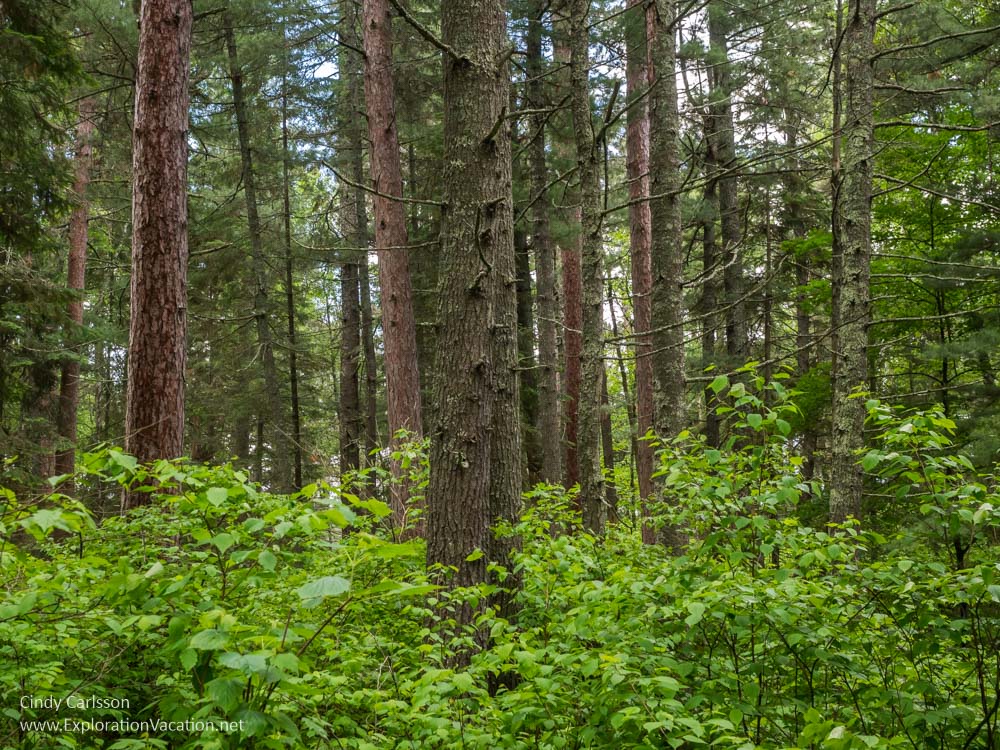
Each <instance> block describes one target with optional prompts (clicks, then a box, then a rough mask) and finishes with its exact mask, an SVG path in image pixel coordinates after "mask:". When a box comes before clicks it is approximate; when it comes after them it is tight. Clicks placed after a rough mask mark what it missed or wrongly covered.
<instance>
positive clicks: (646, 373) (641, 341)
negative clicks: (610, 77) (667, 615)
mask: <svg viewBox="0 0 1000 750" xmlns="http://www.w3.org/2000/svg"><path fill="white" fill-rule="evenodd" d="M628 7H629V15H628V21H627V25H626V27H625V45H626V66H625V77H626V84H627V87H628V102H629V104H630V105H631V106H630V108H629V110H628V112H627V118H628V122H627V126H626V130H625V153H626V159H625V170H626V176H627V178H628V197H629V201H631V202H632V203H631V205H630V206H629V254H630V256H631V260H632V263H631V265H632V314H633V317H634V321H635V394H636V409H635V411H636V429H637V432H638V435H637V437H636V474H637V475H638V479H639V497H640V503H641V505H642V507H643V510H644V512H647V508H646V506H647V503H648V502H649V500H650V498H652V496H653V446H652V444H651V443H650V441H649V440H646V439H644V438H645V436H646V435H647V434H648V433H649V432H650V430H652V429H653V357H652V352H653V340H652V333H651V331H652V328H653V325H652V317H651V312H650V311H651V306H652V295H653V270H652V265H651V263H652V261H651V256H650V247H651V246H652V241H653V236H652V218H651V216H650V206H649V201H648V200H647V199H648V198H649V106H648V102H646V101H645V100H644V101H643V102H641V103H639V104H632V103H633V102H634V101H635V99H636V98H637V97H639V96H645V95H646V90H647V88H648V87H649V83H650V78H649V62H648V57H649V55H648V44H647V39H646V36H647V30H646V27H647V24H648V23H649V21H650V20H651V19H652V17H653V13H652V8H650V9H649V12H647V10H646V5H645V4H644V3H642V2H640V0H628ZM642 539H643V541H644V542H645V543H646V544H653V543H654V542H655V541H656V535H655V534H654V533H653V529H652V528H650V527H649V526H648V524H647V525H644V526H643V529H642Z"/></svg>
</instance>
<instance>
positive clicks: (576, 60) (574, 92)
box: [567, 0, 607, 534]
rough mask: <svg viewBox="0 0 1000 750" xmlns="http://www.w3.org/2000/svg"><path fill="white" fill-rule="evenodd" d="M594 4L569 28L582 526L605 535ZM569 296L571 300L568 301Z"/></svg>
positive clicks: (578, 6)
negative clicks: (577, 218)
mask: <svg viewBox="0 0 1000 750" xmlns="http://www.w3.org/2000/svg"><path fill="white" fill-rule="evenodd" d="M589 8H590V2H589V0H574V2H573V6H572V16H571V19H570V23H571V26H572V31H571V38H570V50H571V51H570V87H571V88H570V96H571V108H572V111H573V133H574V136H575V140H576V164H577V174H578V175H579V179H580V208H581V221H582V229H583V237H582V252H581V261H582V262H581V266H582V272H583V277H582V287H581V291H582V293H583V294H582V303H583V304H582V316H581V323H582V330H581V332H582V339H583V341H582V349H581V358H580V395H579V401H578V415H579V432H578V435H577V453H578V460H579V465H580V506H581V509H582V510H583V524H584V526H585V527H586V528H588V529H590V531H592V532H594V533H595V534H599V533H601V532H602V531H603V530H604V523H605V520H606V518H607V512H606V508H605V504H604V476H603V474H602V473H601V378H602V376H603V372H604V366H603V356H602V355H603V353H604V351H603V350H604V320H603V316H602V314H601V313H602V310H603V302H604V249H603V246H602V237H601V219H602V213H601V186H600V172H599V161H598V156H599V151H598V149H597V144H596V143H595V142H594V127H593V116H592V112H591V107H590V83H589V76H588V73H589V67H590V55H589V30H588V26H587V19H588V18H589V12H588V11H589ZM568 296H569V295H568V294H567V298H568Z"/></svg>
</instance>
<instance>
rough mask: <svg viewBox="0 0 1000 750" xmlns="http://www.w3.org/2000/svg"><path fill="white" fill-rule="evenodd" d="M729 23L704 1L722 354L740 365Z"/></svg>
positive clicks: (742, 336)
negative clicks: (709, 56)
mask: <svg viewBox="0 0 1000 750" xmlns="http://www.w3.org/2000/svg"><path fill="white" fill-rule="evenodd" d="M729 26H730V20H729V14H728V11H727V8H726V6H725V5H723V4H722V3H721V2H718V1H717V0H716V1H713V2H710V3H709V4H708V29H709V43H710V44H711V49H712V61H713V65H712V68H711V75H710V79H711V80H712V93H711V98H712V102H711V104H710V105H709V109H710V112H711V117H712V119H713V120H714V123H713V128H712V130H713V136H714V138H715V156H716V161H717V163H718V166H719V169H720V170H721V174H720V176H719V179H718V196H719V217H720V221H721V228H722V261H723V263H724V264H725V267H724V269H723V272H722V285H723V289H724V291H725V303H726V315H725V317H726V354H728V355H729V357H730V359H731V360H732V361H733V363H734V364H736V365H742V364H743V363H744V361H745V360H746V358H747V356H748V355H749V351H748V348H747V347H748V343H747V328H748V324H747V312H746V308H747V306H746V303H745V302H743V301H741V298H742V296H743V287H744V283H743V261H742V258H741V255H740V245H741V244H742V231H741V228H740V206H739V196H738V194H737V184H736V174H735V173H734V172H732V171H731V170H733V168H734V167H735V166H736V130H735V128H734V126H733V104H732V101H733V100H732V96H733V82H732V72H731V71H730V67H729V42H728V39H727V34H728V30H729Z"/></svg>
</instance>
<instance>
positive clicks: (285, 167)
mask: <svg viewBox="0 0 1000 750" xmlns="http://www.w3.org/2000/svg"><path fill="white" fill-rule="evenodd" d="M283 36H284V34H283ZM284 43H285V67H284V69H283V70H282V73H281V185H282V208H283V216H282V219H283V221H284V230H285V235H284V240H285V313H286V315H287V316H288V383H289V388H290V390H291V400H292V403H291V406H292V436H291V437H292V456H293V473H292V482H293V483H292V488H293V489H295V490H300V489H302V414H301V411H300V408H299V362H298V349H297V347H298V337H297V335H296V331H295V282H294V274H293V271H294V268H293V256H292V203H291V191H292V187H291V177H290V172H291V168H292V152H291V151H290V150H289V148H288V69H289V60H288V39H287V38H285V39H284Z"/></svg>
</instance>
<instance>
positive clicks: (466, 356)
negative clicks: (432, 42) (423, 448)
mask: <svg viewBox="0 0 1000 750" xmlns="http://www.w3.org/2000/svg"><path fill="white" fill-rule="evenodd" d="M441 19H442V23H441V28H442V36H443V40H444V43H445V44H446V45H447V46H448V47H449V48H450V49H451V50H453V51H454V55H447V56H446V57H445V60H444V68H445V87H444V106H445V111H444V190H445V205H444V208H443V210H442V231H441V240H442V244H441V271H442V273H441V289H440V302H439V307H438V320H439V331H438V349H437V360H436V367H435V381H434V392H435V394H436V399H435V400H436V402H437V409H436V417H437V418H436V424H435V428H434V432H433V435H432V439H431V454H430V465H431V476H430V487H429V492H428V499H429V512H428V520H427V531H428V534H427V561H428V564H430V565H434V564H440V565H444V566H449V567H453V568H454V569H455V570H456V573H455V575H454V577H453V578H452V579H451V580H452V581H453V582H454V583H455V584H458V585H469V584H473V583H478V582H481V581H485V580H487V564H488V563H489V562H498V563H500V564H502V565H504V566H506V567H508V568H509V567H510V553H511V550H512V548H513V544H514V540H513V539H511V538H509V537H505V538H499V539H498V538H497V537H496V536H495V535H494V534H493V532H492V527H493V525H494V523H495V522H496V521H498V520H504V521H513V520H514V519H516V518H517V515H518V513H519V509H520V499H521V493H520V478H521V433H520V425H519V420H518V402H519V397H518V378H517V299H516V291H515V279H516V274H515V261H514V243H513V208H512V205H513V198H512V194H511V151H510V136H509V132H508V127H509V120H508V118H507V117H506V114H507V112H506V109H507V102H508V95H509V85H510V83H509V75H508V63H507V59H508V56H507V45H508V41H507V34H506V15H505V12H504V5H503V3H502V2H499V1H498V0H478V1H477V2H468V0H444V2H443V3H442V7H441ZM477 548H478V549H481V550H482V551H483V552H484V555H483V556H481V557H480V558H479V559H471V560H470V559H469V556H470V553H471V552H473V550H475V549H477ZM506 585H507V586H509V585H510V581H508V582H507V584H506ZM511 604H512V602H511V600H510V599H508V598H506V596H504V595H501V596H500V597H499V599H498V601H497V602H496V605H497V606H498V607H499V609H500V611H501V612H509V611H510V608H511ZM471 618H472V612H471V611H464V612H462V613H460V615H459V619H460V620H462V621H464V622H470V621H471Z"/></svg>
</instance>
